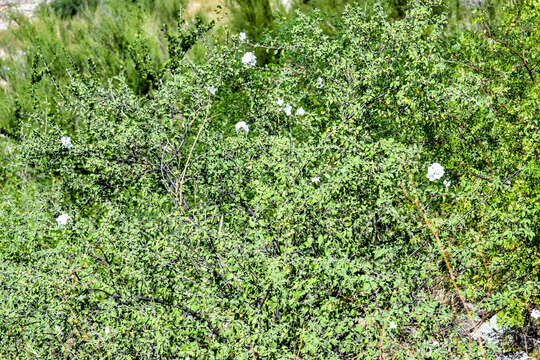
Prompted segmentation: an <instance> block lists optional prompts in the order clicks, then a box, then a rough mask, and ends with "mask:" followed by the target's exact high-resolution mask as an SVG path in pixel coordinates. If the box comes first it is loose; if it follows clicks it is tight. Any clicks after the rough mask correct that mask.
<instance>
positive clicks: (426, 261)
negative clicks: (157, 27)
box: [0, 0, 540, 359]
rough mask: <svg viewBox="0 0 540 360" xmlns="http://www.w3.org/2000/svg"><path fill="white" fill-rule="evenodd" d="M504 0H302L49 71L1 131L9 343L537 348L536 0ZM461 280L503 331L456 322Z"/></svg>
mask: <svg viewBox="0 0 540 360" xmlns="http://www.w3.org/2000/svg"><path fill="white" fill-rule="evenodd" d="M504 14H505V15H504V16H502V17H498V18H497V20H496V21H495V20H493V19H492V18H490V17H489V16H487V15H486V14H485V13H480V14H479V15H478V17H477V22H475V23H474V24H473V25H472V26H471V30H463V31H460V32H456V33H452V34H449V33H448V32H447V31H446V29H447V25H448V21H449V20H448V17H447V13H446V11H445V10H444V7H443V6H442V4H439V3H430V4H428V5H426V4H417V3H414V4H411V5H410V8H409V9H408V10H407V12H406V16H403V17H401V18H400V19H397V20H394V21H391V20H389V14H388V12H387V11H385V8H384V7H383V6H382V5H375V6H374V8H373V9H372V10H371V11H364V8H363V7H347V8H346V9H345V11H344V13H343V14H342V16H341V17H340V18H338V19H334V20H333V21H332V22H331V26H332V29H333V30H332V32H331V33H329V32H328V31H326V27H327V26H328V23H329V22H328V19H327V18H325V17H323V16H322V15H321V13H320V12H318V11H314V12H311V13H309V14H307V15H300V14H299V15H298V16H297V17H294V18H291V19H289V20H287V21H286V23H283V24H281V25H280V26H278V27H277V28H276V34H275V36H273V37H267V38H266V40H264V41H263V42H262V43H259V44H253V42H252V41H249V39H248V40H247V41H246V40H242V39H241V38H240V37H239V36H238V35H235V34H228V36H227V37H226V40H225V41H224V42H222V43H218V42H214V41H213V39H212V37H211V36H212V33H211V31H210V25H204V24H203V23H202V22H201V21H199V22H196V23H195V25H193V26H190V27H188V28H183V27H180V28H179V30H178V31H177V32H176V33H174V34H173V35H170V34H169V33H167V34H169V35H168V36H169V37H168V41H167V44H168V60H167V61H166V62H164V63H163V64H161V65H160V66H159V67H157V68H156V70H155V71H154V72H150V71H148V73H147V74H151V75H152V76H151V77H150V78H149V77H139V79H140V78H143V79H145V80H146V81H149V83H148V82H147V83H146V84H147V85H145V86H146V88H145V87H144V86H137V87H133V83H131V82H130V78H129V76H127V75H126V74H124V75H118V76H111V77H110V78H108V79H107V81H106V82H104V81H103V74H101V73H99V71H97V70H96V72H95V74H94V76H92V75H88V74H71V77H70V78H69V82H68V81H66V82H65V83H63V85H62V84H59V83H58V82H55V81H54V79H55V77H54V76H51V77H50V78H48V79H47V80H46V81H48V82H49V85H47V86H51V88H53V89H54V92H51V93H52V94H51V96H50V98H48V99H47V101H40V99H39V98H38V97H37V96H36V93H34V94H33V97H32V98H31V102H32V109H31V110H29V111H26V112H23V113H21V114H20V115H19V116H20V118H19V123H18V126H19V127H20V128H16V130H11V131H12V132H13V133H16V134H17V135H16V136H13V138H9V139H8V140H9V142H4V143H3V146H4V152H3V154H2V156H3V159H2V161H1V165H2V173H1V174H2V183H3V188H4V189H6V190H7V191H6V192H5V194H4V195H2V202H1V205H0V227H1V228H2V229H5V230H4V231H3V232H2V234H1V235H0V268H1V271H0V284H1V286H0V296H1V297H2V298H3V299H4V301H3V302H2V304H1V305H0V314H2V315H3V316H1V317H0V331H1V332H2V333H3V336H2V337H0V354H1V355H3V356H4V355H5V356H7V357H12V356H13V354H17V355H19V356H20V357H37V358H57V357H68V358H77V359H79V358H80V359H86V358H88V359H90V358H96V357H97V358H144V359H146V358H219V359H228V358H231V359H232V358H234V359H236V358H240V359H243V358H246V359H247V358H279V359H289V358H290V359H293V358H305V359H311V358H329V359H341V358H343V359H353V358H366V359H373V358H378V357H385V356H388V357H390V358H396V359H402V358H432V359H447V358H450V357H453V358H460V359H465V358H473V359H476V358H482V357H484V358H494V357H495V356H496V354H500V353H501V352H503V351H507V350H513V349H515V348H518V347H521V348H523V349H526V350H527V351H529V352H530V354H531V355H533V356H534V355H535V354H536V355H538V352H536V353H534V352H533V351H531V347H533V346H534V344H537V341H538V340H537V333H536V331H537V328H536V327H535V326H534V325H535V324H534V322H533V321H532V320H531V317H530V313H531V310H532V309H533V308H535V307H538V300H539V299H538V289H539V284H538V268H539V265H540V263H539V256H538V255H539V243H538V237H537V231H538V219H539V218H540V216H539V214H538V213H539V211H538V210H539V201H540V198H539V186H540V185H539V184H540V181H539V180H540V179H539V177H540V171H539V164H538V146H537V144H538V143H539V141H540V139H539V136H540V135H539V134H540V133H539V130H540V129H539V127H538V125H539V123H538V119H539V115H540V114H539V109H540V107H539V104H538V102H539V97H538V94H539V86H538V79H537V77H538V72H537V69H536V67H535V65H536V64H537V63H538V60H539V59H538V56H539V53H538V49H537V44H538V43H539V42H540V39H539V37H540V29H539V28H538V27H537V24H538V23H539V22H540V9H538V7H535V5H534V2H533V1H532V0H529V1H523V2H520V3H519V4H518V5H515V4H514V3H508V5H507V7H506V8H505V9H504ZM323 23H324V26H323ZM182 29H187V30H182ZM196 41H197V42H198V44H199V46H203V47H205V49H206V52H205V58H204V61H200V62H194V61H192V59H190V58H189V57H188V56H186V52H187V51H189V50H190V49H192V47H193V45H194V44H195V42H196ZM188 45H191V46H188ZM248 53H254V54H256V55H258V57H259V60H258V61H256V62H255V64H254V65H253V64H252V62H250V61H249V60H250V58H251V56H249V55H248V56H246V55H247V54H248ZM132 54H133V59H135V60H134V64H135V65H134V67H135V68H136V69H149V68H150V67H149V66H147V64H148V62H146V63H145V59H148V56H146V55H145V52H141V51H137V52H132ZM137 54H142V55H141V56H138V55H137ZM261 54H268V55H267V56H265V62H264V63H262V62H261V61H260V58H261V57H262V56H261ZM35 56H36V57H39V56H41V55H40V52H39V51H37V52H36V55H35ZM136 64H139V65H136ZM145 64H146V65H145ZM45 65H47V63H46V62H45V63H44V66H45ZM90 66H94V67H99V66H97V65H96V64H90ZM137 66H138V67H137ZM46 71H47V70H46V68H45V70H40V68H39V67H37V66H34V69H33V72H32V73H31V84H30V85H29V86H30V89H32V90H35V89H40V87H41V86H43V83H42V82H43V81H45V80H44V79H43V76H42V75H43V74H45V73H46ZM139 73H140V72H139ZM104 83H105V84H104ZM148 84H150V85H148ZM140 89H146V90H145V91H141V90H140ZM60 102H61V104H62V105H61V106H60V105H59V104H60ZM51 104H52V105H51ZM56 107H58V108H61V109H60V110H58V111H56V110H54V109H56ZM241 122H245V124H243V123H241ZM235 125H236V126H235ZM65 136H69V137H70V139H69V140H68V139H67V138H65ZM62 137H64V138H62ZM14 138H17V139H20V140H19V141H18V142H16V141H15V140H14ZM7 146H9V148H8V147H7ZM433 163H440V164H442V167H444V174H442V172H440V171H439V172H438V173H437V174H435V175H433V174H430V179H428V177H426V174H427V173H428V167H430V165H432V164H433ZM435 168H436V167H435ZM431 169H433V167H431V168H430V171H432V170H431ZM431 180H433V181H431ZM62 214H66V215H68V216H69V217H61V216H62ZM55 220H56V221H55ZM465 302H468V303H473V304H475V308H476V310H475V311H476V313H471V312H469V315H470V316H471V317H474V316H476V315H477V316H479V317H480V318H482V320H486V319H489V318H491V317H492V316H493V315H495V314H497V318H498V319H499V321H500V323H501V324H504V325H505V333H506V335H507V336H506V337H505V338H504V339H503V340H502V341H501V342H500V343H498V344H496V343H493V342H485V341H484V342H483V341H476V340H475V339H474V338H473V337H471V336H468V335H470V334H469V333H468V328H467V325H466V324H467V321H470V319H469V320H468V319H467V318H468V316H469V315H468V314H467V313H468V312H467V311H466V310H465V308H464V305H466V304H465ZM473 321H474V319H473ZM469 325H470V324H469ZM523 334H525V335H523ZM535 337H536V339H535ZM535 341H536V342H535Z"/></svg>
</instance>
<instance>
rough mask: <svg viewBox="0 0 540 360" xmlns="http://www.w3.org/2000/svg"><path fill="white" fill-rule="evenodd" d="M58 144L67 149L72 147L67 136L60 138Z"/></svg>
mask: <svg viewBox="0 0 540 360" xmlns="http://www.w3.org/2000/svg"><path fill="white" fill-rule="evenodd" d="M60 142H61V143H62V145H64V146H65V147H66V148H67V149H71V148H72V147H73V144H72V143H71V138H70V137H69V136H62V137H61V138H60Z"/></svg>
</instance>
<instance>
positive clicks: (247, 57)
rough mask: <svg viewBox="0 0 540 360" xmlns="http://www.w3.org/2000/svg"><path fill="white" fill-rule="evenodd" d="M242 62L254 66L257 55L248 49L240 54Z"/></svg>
mask: <svg viewBox="0 0 540 360" xmlns="http://www.w3.org/2000/svg"><path fill="white" fill-rule="evenodd" d="M242 64H244V65H246V66H247V67H252V66H255V64H257V57H256V56H255V54H253V53H252V52H251V51H249V52H247V53H245V54H244V56H242Z"/></svg>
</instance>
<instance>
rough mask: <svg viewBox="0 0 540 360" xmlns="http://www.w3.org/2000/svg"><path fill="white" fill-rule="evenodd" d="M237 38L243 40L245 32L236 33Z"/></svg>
mask: <svg viewBox="0 0 540 360" xmlns="http://www.w3.org/2000/svg"><path fill="white" fill-rule="evenodd" d="M238 38H239V39H240V41H245V40H246V33H245V32H241V33H240V34H238Z"/></svg>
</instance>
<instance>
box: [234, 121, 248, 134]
mask: <svg viewBox="0 0 540 360" xmlns="http://www.w3.org/2000/svg"><path fill="white" fill-rule="evenodd" d="M234 128H235V129H236V132H238V131H239V130H240V129H244V132H245V133H246V136H247V134H248V132H249V126H248V124H246V122H245V121H239V122H237V123H236V125H234Z"/></svg>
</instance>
